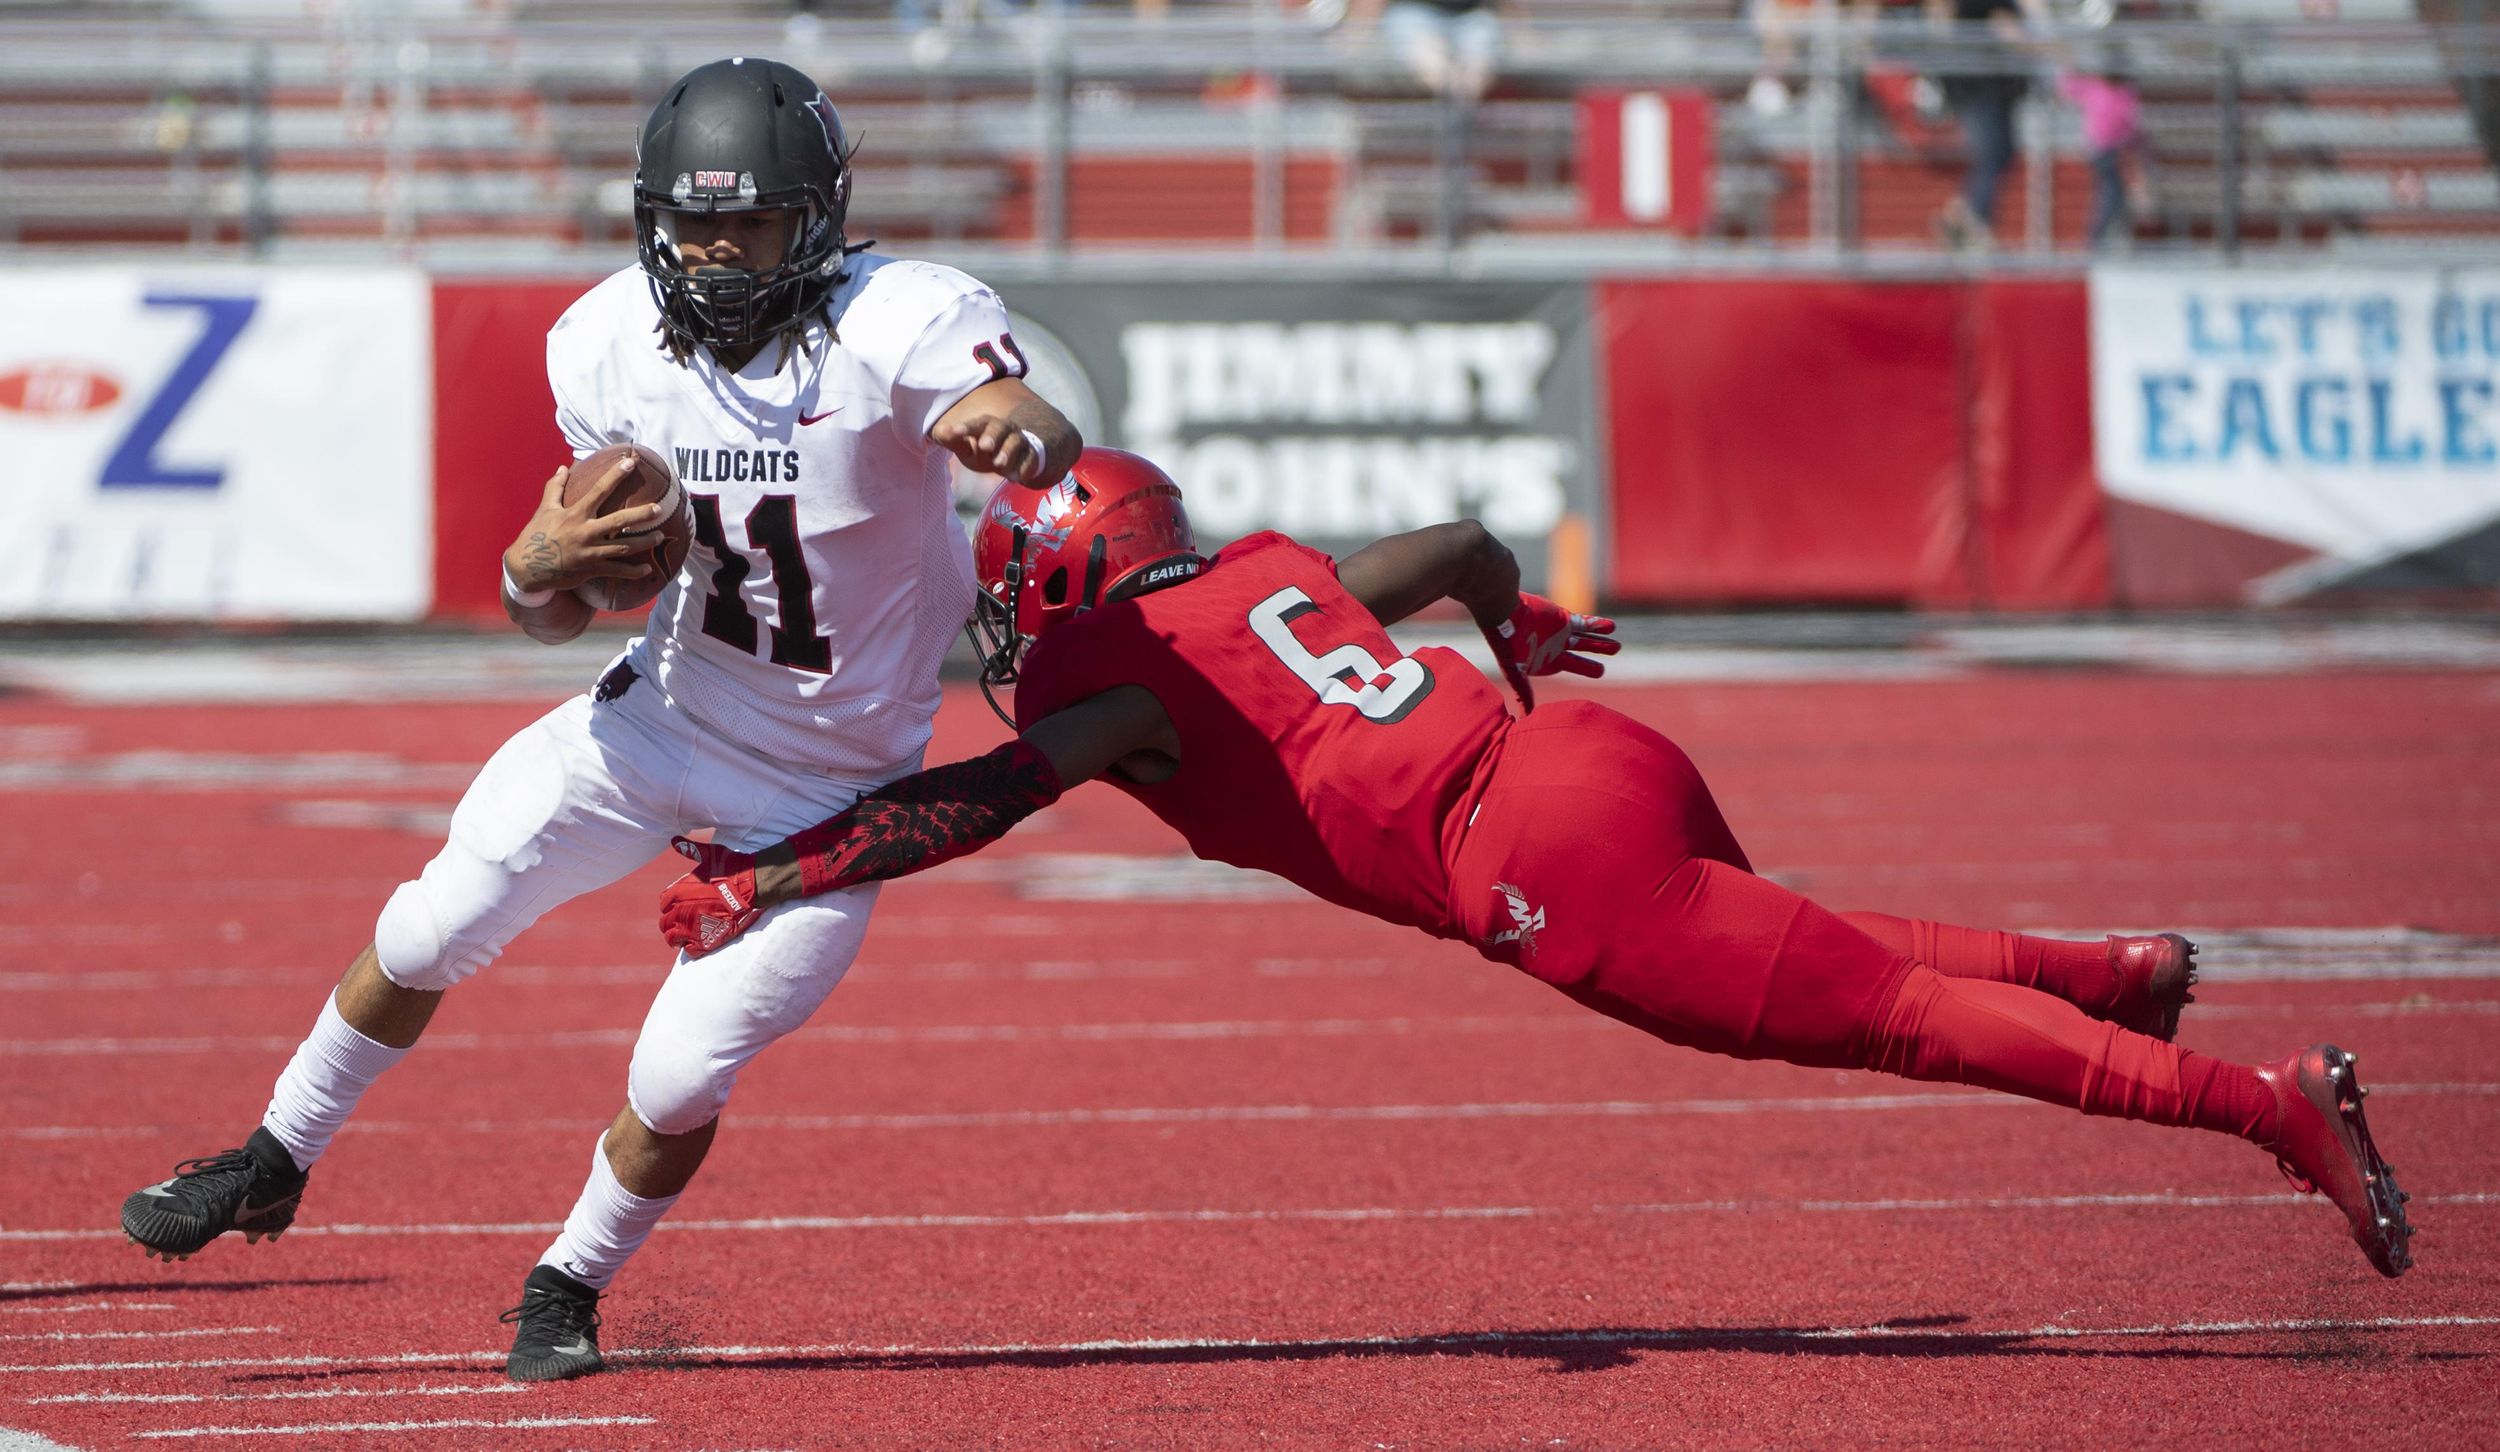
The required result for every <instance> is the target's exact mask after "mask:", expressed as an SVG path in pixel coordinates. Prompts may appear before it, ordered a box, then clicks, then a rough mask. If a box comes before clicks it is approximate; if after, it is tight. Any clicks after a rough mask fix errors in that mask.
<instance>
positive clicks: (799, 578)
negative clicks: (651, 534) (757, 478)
mask: <svg viewBox="0 0 2500 1452" xmlns="http://www.w3.org/2000/svg"><path fill="white" fill-rule="evenodd" d="M686 501H687V503H688V504H689V505H690V506H691V507H692V508H693V510H694V537H695V539H696V540H697V541H698V542H700V543H701V544H702V546H703V547H704V548H705V549H707V550H710V551H711V552H712V558H713V559H716V560H718V561H720V564H719V565H718V566H717V567H715V568H714V569H713V571H712V583H711V588H710V589H709V590H708V591H706V592H705V593H704V596H703V633H704V634H705V635H708V636H710V637H712V638H713V639H714V640H717V641H719V642H721V643H722V644H723V645H727V646H731V647H733V648H735V649H738V650H743V651H745V652H747V653H748V654H750V655H752V654H753V653H754V651H755V615H754V613H753V612H752V611H750V610H748V609H747V602H746V596H745V594H744V593H743V590H742V587H743V586H744V585H745V584H746V579H747V575H748V574H749V573H750V572H751V571H752V570H753V568H754V566H753V565H752V564H751V563H749V561H748V558H747V555H746V552H745V551H744V550H741V549H738V548H736V547H735V546H733V545H731V544H730V543H729V534H728V531H726V530H724V529H723V528H722V527H721V517H720V496H718V495H715V494H696V493H693V492H691V491H689V492H688V493H687V495H686ZM746 534H747V540H748V541H749V542H750V543H751V544H753V545H755V546H756V547H757V548H759V549H761V550H762V551H763V553H764V563H765V566H766V567H767V568H768V569H770V570H771V571H772V577H773V592H774V596H775V598H774V601H773V615H774V618H775V619H776V620H778V621H779V622H780V623H779V624H777V625H775V626H773V648H772V653H771V656H770V659H771V660H772V663H773V664H775V665H781V666H788V667H789V668H790V669H792V670H798V671H813V672H815V673H816V674H818V675H824V674H826V673H828V672H830V671H831V670H832V669H833V641H832V639H831V638H830V637H827V636H822V635H818V634H817V633H816V594H815V590H816V585H815V581H814V580H812V579H810V578H809V577H808V573H807V552H806V551H805V550H803V549H801V548H800V547H799V501H798V497H797V496H796V495H792V494H767V495H765V496H764V497H763V498H761V499H758V500H757V501H755V507H754V508H753V509H750V510H748V511H747V517H746Z"/></svg>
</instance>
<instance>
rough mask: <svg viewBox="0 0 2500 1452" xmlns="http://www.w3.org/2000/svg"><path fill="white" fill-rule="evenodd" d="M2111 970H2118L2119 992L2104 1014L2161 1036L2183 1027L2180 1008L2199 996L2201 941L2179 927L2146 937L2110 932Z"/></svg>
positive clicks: (2111, 1020)
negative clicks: (2198, 952)
mask: <svg viewBox="0 0 2500 1452" xmlns="http://www.w3.org/2000/svg"><path fill="white" fill-rule="evenodd" d="M2109 966H2110V971H2111V972H2113V973H2116V974H2117V975H2118V997H2117V999H2116V1000H2115V1001H2114V1002H2112V1003H2111V1004H2110V1006H2109V1012H2107V1013H2105V1014H2103V1015H2101V1018H2102V1020H2103V1021H2104V1022H2107V1023H2114V1024H2116V1025H2118V1026H2119V1027H2120V1028H2122V1029H2133V1030H2134V1031H2135V1032H2137V1033H2140V1034H2149V1035H2150V1036H2152V1037H2154V1038H2157V1039H2160V1040H2162V1041H2163V1042H2164V1043H2167V1042H2169V1041H2170V1040H2171V1039H2172V1038H2175V1037H2176V1036H2177V1035H2178V1032H2179V1010H2180V1009H2182V1008H2184V1007H2186V1006H2187V1005H2188V1004H2191V1003H2194V1002H2195V1001H2196V996H2195V995H2194V994H2192V993H2190V992H2188V990H2189V989H2190V988H2193V987H2195V986H2196V945H2195V944H2194V943H2191V942H2189V941H2188V940H2187V939H2185V938H2183V937H2181V936H2179V935H2178V934H2177V933H2155V934H2153V935H2152V936H2151V937H2146V938H2122V937H2119V936H2118V935H2117V934H2116V933H2112V934H2110V937H2109Z"/></svg>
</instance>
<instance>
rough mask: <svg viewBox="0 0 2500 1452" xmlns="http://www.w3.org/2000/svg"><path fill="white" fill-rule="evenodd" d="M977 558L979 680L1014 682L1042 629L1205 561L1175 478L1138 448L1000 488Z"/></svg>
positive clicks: (985, 513) (1180, 576)
mask: <svg viewBox="0 0 2500 1452" xmlns="http://www.w3.org/2000/svg"><path fill="white" fill-rule="evenodd" d="M972 564H973V568H974V570H975V571H977V572H978V573H979V575H980V577H981V594H980V596H979V598H978V599H977V600H976V601H975V602H974V606H973V612H972V623H973V625H974V626H975V627H977V631H976V633H975V634H974V637H973V647H974V649H976V650H978V651H979V652H980V654H981V679H982V681H983V683H984V684H988V685H1009V684H1012V683H1013V682H1014V681H1015V678H1016V667H1017V665H1018V663H1019V662H1021V661H1022V660H1023V658H1024V649H1025V647H1026V646H1028V645H1030V644H1031V643H1032V642H1033V641H1034V640H1035V639H1036V638H1037V637H1039V636H1040V635H1041V633H1042V632H1043V631H1045V630H1048V629H1050V628H1051V627H1052V626H1054V625H1057V624H1058V623H1059V622H1060V621H1063V620H1068V619H1072V618H1074V617H1075V616H1078V615H1081V614H1083V613H1084V612H1085V611H1088V610H1091V609H1093V608H1094V607H1095V606H1097V605H1103V604H1108V603H1109V602H1111V601H1114V600H1125V599H1127V598H1128V597H1130V596H1131V595H1137V594H1142V593H1144V592H1145V591H1147V590H1150V589H1153V588H1155V587H1157V586H1161V585H1168V584H1172V583H1174V582H1176V581H1180V580H1186V579H1188V578H1190V577H1191V576H1193V575H1195V574H1197V573H1198V572H1199V571H1200V570H1203V569H1205V568H1206V564H1207V562H1206V560H1205V558H1204V557H1202V556H1201V555H1200V554H1199V553H1198V543H1197V540H1196V538H1195V537H1194V536H1193V535H1191V533H1190V531H1189V516H1188V514H1187V513H1185V512H1184V511H1183V510H1182V509H1181V491H1180V486H1179V485H1177V484H1174V483H1173V482H1172V478H1171V476H1170V475H1168V474H1166V473H1164V472H1163V471H1162V470H1161V469H1158V468H1156V467H1155V466H1154V465H1153V464H1152V463H1150V462H1149V461H1147V460H1145V459H1143V458H1140V457H1138V456H1137V455H1135V454H1131V453H1126V452H1123V451H1121V450H1119V449H1087V450H1086V451H1085V453H1084V455H1083V456H1082V457H1080V458H1079V459H1078V460H1077V461H1076V467H1075V468H1073V469H1070V470H1069V471H1068V477H1066V478H1064V479H1062V480H1060V481H1059V482H1058V483H1056V484H1054V485H1052V486H1051V487H1049V488H1048V489H1035V488H1032V487H1030V486H1028V485H1024V484H1018V483H1015V482H1013V481H1010V482H1008V483H1005V484H1001V485H999V486H998V492H997V493H995V494H993V495H991V496H990V502H989V504H988V505H987V506H986V507H984V508H983V509H982V511H981V524H980V528H979V529H978V530H977V531H976V532H975V533H974V534H973V537H972Z"/></svg>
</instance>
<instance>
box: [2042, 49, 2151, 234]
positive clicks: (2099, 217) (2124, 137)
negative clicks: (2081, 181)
mask: <svg viewBox="0 0 2500 1452" xmlns="http://www.w3.org/2000/svg"><path fill="white" fill-rule="evenodd" d="M2057 89H2058V93H2059V94H2060V95H2063V96H2064V97H2065V98H2066V99H2067V100H2068V101H2070V102H2072V103H2073V104H2074V107H2075V110H2076V111H2077V112H2078V113H2080V115H2081V117H2082V120H2083V144H2084V146H2085V148H2086V149H2088V150H2089V151H2090V152H2091V154H2092V220H2091V223H2090V225H2089V226H2088V227H2087V228H2086V233H2087V235H2089V236H2090V237H2091V239H2092V243H2093V245H2094V246H2099V245H2100V244H2101V242H2102V241H2103V240H2104V239H2105V238H2106V237H2107V236H2108V235H2109V232H2110V230H2111V229H2112V228H2113V227H2116V226H2118V225H2119V224H2120V223H2122V222H2123V223H2126V231H2127V232H2129V233H2132V232H2133V230H2134V225H2133V221H2132V210H2133V209H2132V208H2131V207H2130V206H2129V204H2128V199H2129V197H2130V195H2131V194H2132V192H2133V190H2134V188H2133V187H2132V186H2131V185H2130V180H2129V175H2128V173H2129V170H2130V168H2131V167H2138V166H2140V155H2139V153H2140V151H2141V148H2142V146H2143V142H2144V128H2143V113H2142V109H2141V107H2140V106H2139V105H2138V104H2137V102H2136V94H2135V87H2134V85H2133V84H2131V83H2130V82H2129V80H2128V78H2127V74H2126V68H2125V66H2124V65H2123V64H2122V63H2121V60H2120V55H2119V52H2118V50H2117V49H2116V47H2114V46H2111V45H2106V44H2104V45H2102V46H2099V47H2097V48H2095V49H2093V50H2090V51H2087V52H2085V53H2084V55H2083V56H2081V57H2080V58H2079V59H2078V61H2077V63H2076V64H2075V65H2074V66H2073V67H2072V68H2071V69H2066V70H2061V71H2060V72H2058V77H2057Z"/></svg>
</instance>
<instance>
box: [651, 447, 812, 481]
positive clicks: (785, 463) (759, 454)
mask: <svg viewBox="0 0 2500 1452" xmlns="http://www.w3.org/2000/svg"><path fill="white" fill-rule="evenodd" d="M673 452H674V453H675V454H676V455H677V477H678V478H680V479H682V480H684V481H685V482H686V483H689V484H789V483H794V482H796V480H797V479H798V477H799V451H798V450H796V449H677V450H674V451H673Z"/></svg>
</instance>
